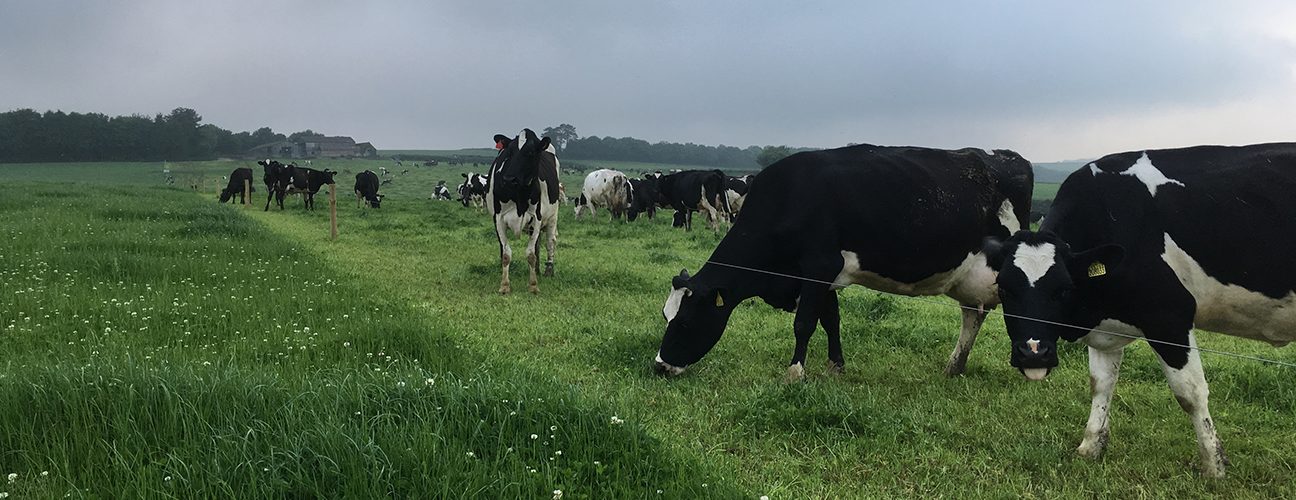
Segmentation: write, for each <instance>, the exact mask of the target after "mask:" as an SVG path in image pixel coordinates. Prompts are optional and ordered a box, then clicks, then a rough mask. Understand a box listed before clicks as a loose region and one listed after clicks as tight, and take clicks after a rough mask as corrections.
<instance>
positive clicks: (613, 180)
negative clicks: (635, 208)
mask: <svg viewBox="0 0 1296 500" xmlns="http://www.w3.org/2000/svg"><path fill="white" fill-rule="evenodd" d="M632 189H633V188H631V187H630V183H629V182H627V179H626V176H625V174H623V173H621V172H618V171H616V170H612V169H608V168H600V169H598V170H595V171H593V172H590V173H589V175H587V176H585V185H584V187H583V188H582V189H581V200H584V204H582V205H577V206H576V218H577V219H579V218H580V215H581V212H583V211H586V210H588V211H589V213H590V216H591V217H593V216H594V213H595V212H596V211H597V209H598V208H599V207H603V208H606V209H608V211H609V212H611V213H612V219H614V220H615V219H620V218H621V215H622V214H624V213H625V212H626V209H628V208H630V201H631V199H632V197H633V195H632V194H631V190H632Z"/></svg>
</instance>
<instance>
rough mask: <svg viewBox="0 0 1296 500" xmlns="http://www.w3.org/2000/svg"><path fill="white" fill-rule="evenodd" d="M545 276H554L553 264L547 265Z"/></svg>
mask: <svg viewBox="0 0 1296 500" xmlns="http://www.w3.org/2000/svg"><path fill="white" fill-rule="evenodd" d="M544 275H545V276H553V275H554V266H553V264H545V270H544Z"/></svg>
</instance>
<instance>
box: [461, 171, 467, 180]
mask: <svg viewBox="0 0 1296 500" xmlns="http://www.w3.org/2000/svg"><path fill="white" fill-rule="evenodd" d="M459 175H462V176H463V178H465V179H467V178H468V172H464V173H462V174H459Z"/></svg>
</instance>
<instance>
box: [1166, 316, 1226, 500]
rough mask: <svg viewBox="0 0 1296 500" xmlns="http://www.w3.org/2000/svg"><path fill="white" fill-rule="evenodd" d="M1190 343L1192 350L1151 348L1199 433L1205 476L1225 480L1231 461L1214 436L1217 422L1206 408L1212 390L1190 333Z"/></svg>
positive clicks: (1171, 387) (1188, 336)
mask: <svg viewBox="0 0 1296 500" xmlns="http://www.w3.org/2000/svg"><path fill="white" fill-rule="evenodd" d="M1187 339H1188V345H1189V346H1190V347H1191V349H1185V348H1182V347H1175V346H1169V345H1165V344H1155V345H1153V346H1152V347H1153V349H1154V350H1155V351H1156V353H1157V355H1158V356H1159V357H1160V358H1161V370H1162V371H1163V372H1165V376H1166V380H1168V381H1169V382H1170V390H1171V391H1173V392H1174V396H1175V400H1177V401H1179V407H1181V408H1183V411H1184V413H1187V414H1188V418H1190V419H1192V424H1193V430H1194V431H1196V432H1197V452H1198V454H1199V455H1200V457H1201V468H1202V475H1203V476H1205V477H1211V478H1222V477H1224V469H1225V468H1226V466H1227V465H1228V457H1227V456H1225V454H1224V444H1223V443H1221V442H1220V439H1219V435H1218V434H1216V432H1215V422H1214V421H1213V420H1211V416H1210V409H1209V408H1208V407H1207V399H1209V396H1210V389H1209V388H1208V387H1207V386H1206V374H1205V372H1203V371H1202V364H1201V355H1200V354H1199V353H1198V352H1197V337H1196V336H1195V335H1193V334H1192V332H1191V331H1190V332H1189V333H1188V335H1187ZM1185 351H1186V352H1185ZM1185 356H1186V358H1187V359H1186V360H1185ZM1175 365H1181V366H1179V367H1175Z"/></svg>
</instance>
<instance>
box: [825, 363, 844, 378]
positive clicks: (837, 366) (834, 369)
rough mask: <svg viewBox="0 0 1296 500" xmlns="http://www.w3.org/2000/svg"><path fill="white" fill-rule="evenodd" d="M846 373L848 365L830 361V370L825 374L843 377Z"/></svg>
mask: <svg viewBox="0 0 1296 500" xmlns="http://www.w3.org/2000/svg"><path fill="white" fill-rule="evenodd" d="M845 372H846V363H842V362H838V361H828V370H827V371H826V372H825V373H827V374H829V375H841V374H842V373H845Z"/></svg>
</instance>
